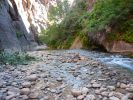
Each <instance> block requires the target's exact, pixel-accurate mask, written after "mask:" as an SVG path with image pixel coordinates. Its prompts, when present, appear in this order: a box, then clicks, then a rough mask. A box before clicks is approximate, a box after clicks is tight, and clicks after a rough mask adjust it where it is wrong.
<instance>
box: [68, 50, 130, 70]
mask: <svg viewBox="0 0 133 100" xmlns="http://www.w3.org/2000/svg"><path fill="white" fill-rule="evenodd" d="M67 52H72V53H74V52H78V53H79V54H81V55H83V56H87V57H89V58H92V59H94V60H99V61H101V62H103V63H105V64H109V65H111V66H119V67H123V68H127V69H129V70H132V71H133V59H132V58H128V57H124V56H122V55H118V54H109V53H102V52H96V51H87V50H69V51H67Z"/></svg>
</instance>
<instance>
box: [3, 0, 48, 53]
mask: <svg viewBox="0 0 133 100" xmlns="http://www.w3.org/2000/svg"><path fill="white" fill-rule="evenodd" d="M47 9H48V0H1V1H0V49H5V50H8V49H10V50H15V51H18V50H31V49H33V48H34V47H35V46H36V45H37V43H36V41H37V33H39V32H41V29H42V28H45V27H46V20H47Z"/></svg>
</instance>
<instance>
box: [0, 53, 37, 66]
mask: <svg viewBox="0 0 133 100" xmlns="http://www.w3.org/2000/svg"><path fill="white" fill-rule="evenodd" d="M31 60H35V58H34V57H31V56H29V55H28V54H26V53H20V52H15V53H7V52H1V53H0V63H1V64H10V65H18V64H27V63H28V62H29V61H31Z"/></svg>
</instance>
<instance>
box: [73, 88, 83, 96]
mask: <svg viewBox="0 0 133 100" xmlns="http://www.w3.org/2000/svg"><path fill="white" fill-rule="evenodd" d="M71 93H72V95H73V96H74V97H77V96H79V95H81V94H82V91H81V90H79V89H72V90H71Z"/></svg>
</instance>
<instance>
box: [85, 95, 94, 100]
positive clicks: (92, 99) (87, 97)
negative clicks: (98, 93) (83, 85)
mask: <svg viewBox="0 0 133 100" xmlns="http://www.w3.org/2000/svg"><path fill="white" fill-rule="evenodd" d="M95 99H96V98H95V96H94V95H92V94H90V95H87V96H86V99H85V100H95Z"/></svg>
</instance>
